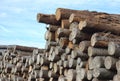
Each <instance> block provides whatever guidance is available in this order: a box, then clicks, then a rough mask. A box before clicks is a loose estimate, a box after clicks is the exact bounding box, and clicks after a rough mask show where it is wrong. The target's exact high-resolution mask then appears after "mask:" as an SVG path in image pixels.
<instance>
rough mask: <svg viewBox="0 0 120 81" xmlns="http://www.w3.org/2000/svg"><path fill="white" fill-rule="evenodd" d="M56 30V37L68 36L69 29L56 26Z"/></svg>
mask: <svg viewBox="0 0 120 81" xmlns="http://www.w3.org/2000/svg"><path fill="white" fill-rule="evenodd" d="M56 32H57V36H58V38H60V37H69V34H70V30H69V29H63V28H58V30H57V31H56Z"/></svg>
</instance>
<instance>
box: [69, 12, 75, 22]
mask: <svg viewBox="0 0 120 81" xmlns="http://www.w3.org/2000/svg"><path fill="white" fill-rule="evenodd" d="M74 16H75V14H71V15H70V17H69V22H70V23H71V22H73V19H74Z"/></svg>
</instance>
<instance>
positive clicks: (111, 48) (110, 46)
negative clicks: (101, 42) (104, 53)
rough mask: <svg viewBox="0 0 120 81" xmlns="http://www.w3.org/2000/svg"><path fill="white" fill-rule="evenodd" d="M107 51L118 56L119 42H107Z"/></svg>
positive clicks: (119, 54) (119, 52)
mask: <svg viewBox="0 0 120 81" xmlns="http://www.w3.org/2000/svg"><path fill="white" fill-rule="evenodd" d="M108 53H109V54H110V55H114V56H116V57H120V43H115V42H109V44H108Z"/></svg>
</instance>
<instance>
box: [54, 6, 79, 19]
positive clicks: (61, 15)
mask: <svg viewBox="0 0 120 81" xmlns="http://www.w3.org/2000/svg"><path fill="white" fill-rule="evenodd" d="M80 12H81V11H79V10H72V9H66V8H57V10H56V13H55V16H56V20H62V19H69V17H70V15H71V14H72V13H78V14H79V13H80Z"/></svg>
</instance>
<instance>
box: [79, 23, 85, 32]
mask: <svg viewBox="0 0 120 81" xmlns="http://www.w3.org/2000/svg"><path fill="white" fill-rule="evenodd" d="M86 26H87V22H86V21H80V23H79V29H80V30H82V29H83V28H85V27H86Z"/></svg>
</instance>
